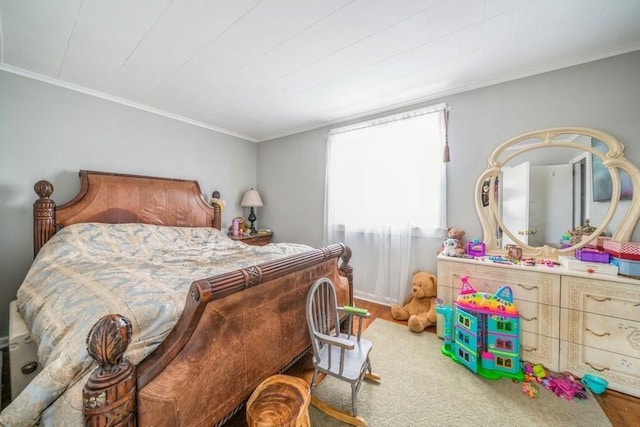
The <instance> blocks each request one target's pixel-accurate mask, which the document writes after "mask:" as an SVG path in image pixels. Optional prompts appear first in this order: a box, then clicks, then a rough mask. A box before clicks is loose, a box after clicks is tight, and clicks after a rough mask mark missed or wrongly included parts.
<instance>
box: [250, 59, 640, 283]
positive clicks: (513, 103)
mask: <svg viewBox="0 0 640 427" xmlns="http://www.w3.org/2000/svg"><path fill="white" fill-rule="evenodd" d="M439 102H446V103H447V104H448V105H449V106H450V107H451V115H450V123H449V125H450V127H449V135H450V137H449V140H450V145H451V163H449V165H448V170H447V179H448V183H447V185H448V188H447V211H448V225H449V226H454V227H458V228H462V229H464V230H466V232H467V234H466V236H465V237H466V238H467V239H473V238H476V237H477V238H481V237H482V236H481V235H480V234H481V232H482V229H481V227H480V222H479V220H478V218H477V215H476V211H475V206H474V202H473V190H474V187H475V181H476V179H477V177H478V176H479V175H480V174H481V173H482V171H483V170H484V169H485V167H486V165H487V159H488V157H489V154H490V153H491V151H492V150H493V148H495V147H496V146H497V145H498V144H500V143H502V142H504V141H505V140H507V139H509V138H511V137H514V136H516V135H519V134H521V133H524V132H529V131H532V130H536V129H540V128H547V127H556V126H582V127H592V128H596V129H600V130H603V131H605V132H608V133H610V134H612V135H613V136H615V137H617V138H618V139H619V140H620V141H621V142H622V143H623V144H625V152H626V154H627V157H628V158H629V159H630V160H631V161H633V162H634V163H635V164H636V165H640V141H638V137H639V136H640V51H636V52H633V53H629V54H625V55H620V56H617V57H613V58H608V59H604V60H600V61H596V62H591V63H588V64H583V65H579V66H575V67H571V68H566V69H563V70H559V71H554V72H549V73H545V74H540V75H537V76H533V77H528V78H524V79H520V80H515V81H512V82H508V83H502V84H498V85H494V86H491V87H486V88H483V89H477V90H472V91H468V92H464V93H460V94H457V95H452V96H448V97H446V98H442V99H436V100H433V101H431V102H427V103H423V104H417V105H415V106H412V107H409V108H404V109H403V110H409V109H413V108H418V107H421V106H425V105H431V104H435V103H439ZM396 111H400V110H396ZM344 124H347V123H341V124H337V125H335V126H332V127H337V126H340V125H344ZM330 128H331V127H326V128H324V129H317V130H313V131H309V132H304V133H300V134H296V135H292V136H287V137H284V138H279V139H274V140H271V141H267V142H263V143H260V144H259V145H258V182H259V183H260V191H261V194H264V198H265V206H266V205H267V204H268V206H269V209H268V211H266V212H265V213H263V214H262V217H261V221H263V222H264V223H265V224H268V225H269V226H270V227H271V228H272V229H273V230H274V233H275V235H274V240H277V241H299V242H303V243H307V244H310V245H312V246H319V245H321V244H322V226H323V211H324V207H323V198H324V174H325V169H324V158H325V135H326V134H327V132H328V131H329V130H330ZM434 155H438V156H440V155H441V153H434ZM345 185H348V183H345ZM354 191H357V189H354ZM637 234H638V233H637V232H636V235H637ZM634 237H635V240H640V236H635V235H634ZM430 245H432V247H430V248H422V252H423V255H422V256H423V258H422V259H421V261H419V262H418V265H417V267H418V268H422V269H426V270H429V271H435V268H436V267H435V266H436V263H435V256H434V254H435V252H436V250H437V245H435V246H434V245H433V242H431V243H430ZM354 256H356V255H355V254H354ZM355 274H357V272H355Z"/></svg>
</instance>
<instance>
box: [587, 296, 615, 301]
mask: <svg viewBox="0 0 640 427" xmlns="http://www.w3.org/2000/svg"><path fill="white" fill-rule="evenodd" d="M587 297H589V298H591V299H592V300H594V301H598V302H605V301H611V298H609V297H606V298H596V297H594V296H593V295H587Z"/></svg>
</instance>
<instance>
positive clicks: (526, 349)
mask: <svg viewBox="0 0 640 427" xmlns="http://www.w3.org/2000/svg"><path fill="white" fill-rule="evenodd" d="M520 348H522V349H523V350H524V351H538V349H537V348H535V347H527V346H525V345H521V346H520Z"/></svg>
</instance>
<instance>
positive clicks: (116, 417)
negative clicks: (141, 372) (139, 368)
mask: <svg viewBox="0 0 640 427" xmlns="http://www.w3.org/2000/svg"><path fill="white" fill-rule="evenodd" d="M131 332H132V327H131V322H130V321H129V319H127V318H126V317H124V316H122V315H119V314H108V315H106V316H104V317H102V318H101V319H100V320H98V321H97V322H96V324H95V325H93V327H92V328H91V331H90V332H89V336H88V337H87V351H88V352H89V356H91V357H92V358H93V359H94V360H95V361H96V362H98V367H97V368H96V369H95V370H94V371H93V372H92V373H91V376H90V377H89V380H88V381H87V383H86V384H85V386H84V390H83V392H82V400H83V411H84V420H85V426H95V427H103V426H119V427H124V426H134V427H135V426H136V425H137V421H136V418H137V417H136V410H137V404H136V395H137V387H136V367H135V366H134V365H133V364H132V363H131V362H129V361H128V360H126V359H125V358H124V353H125V352H126V351H127V347H128V346H129V343H130V342H131Z"/></svg>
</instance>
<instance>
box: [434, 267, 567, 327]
mask: <svg viewBox="0 0 640 427" xmlns="http://www.w3.org/2000/svg"><path fill="white" fill-rule="evenodd" d="M462 276H467V277H468V278H469V282H470V283H471V285H472V286H473V287H474V288H475V289H476V290H477V291H478V292H487V293H494V292H495V291H497V290H498V289H499V288H500V287H501V286H505V285H508V286H510V287H511V290H512V291H513V298H514V300H515V301H514V303H515V304H516V307H517V306H518V304H519V302H520V301H528V302H531V303H536V304H547V305H551V306H556V307H558V306H559V305H560V292H559V289H560V276H558V275H556V274H545V273H540V272H537V271H527V270H524V269H519V270H516V269H510V268H501V267H492V266H488V265H486V264H481V263H475V264H466V263H460V262H451V261H442V260H438V288H441V287H442V288H443V295H442V296H440V294H438V296H439V297H441V298H442V299H443V301H444V303H445V304H450V303H451V302H452V301H453V300H454V299H455V298H456V297H457V296H458V294H459V293H460V286H461V283H462V282H461V281H460V277H462ZM556 336H557V335H556Z"/></svg>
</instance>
